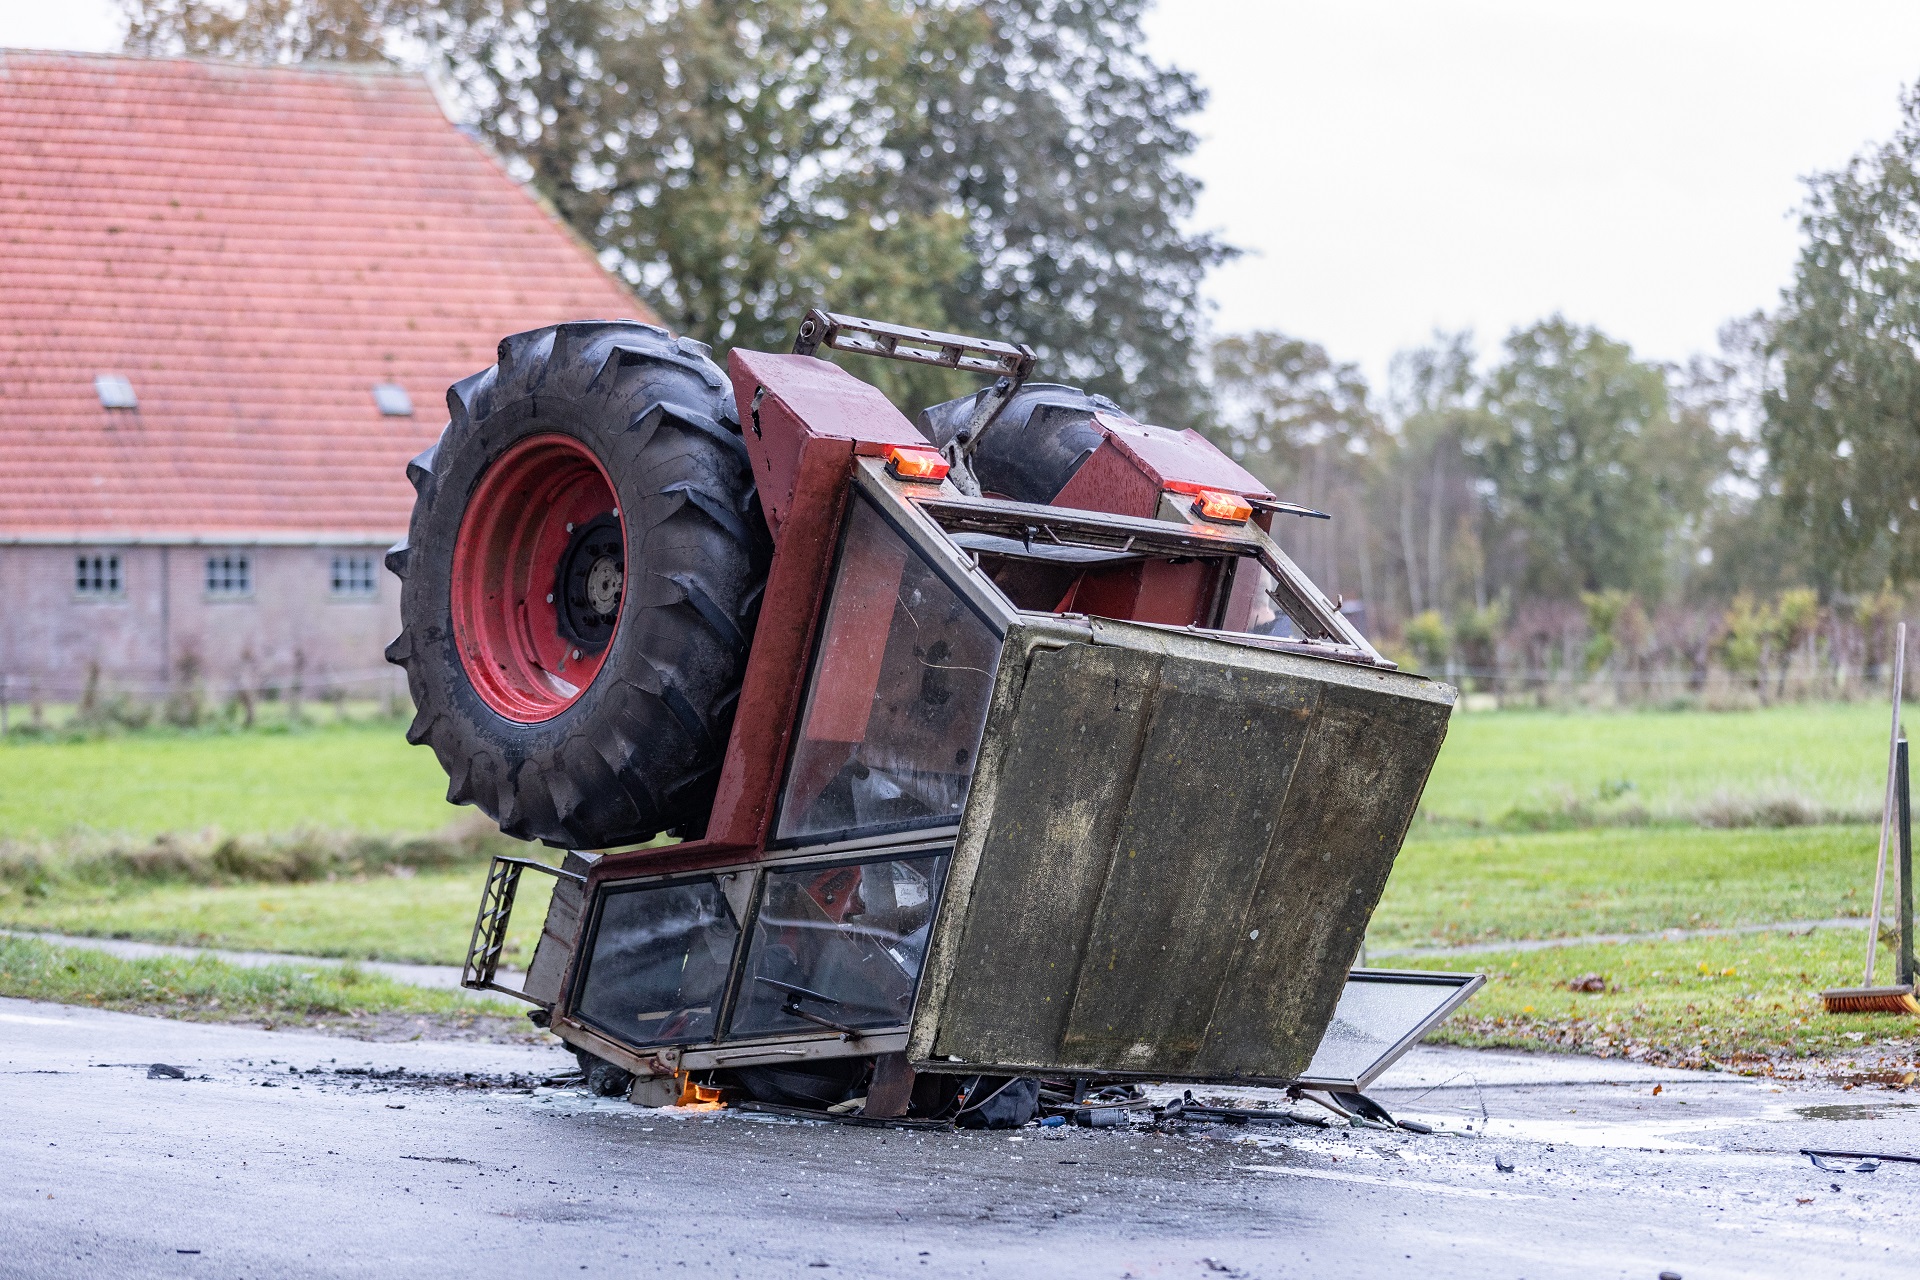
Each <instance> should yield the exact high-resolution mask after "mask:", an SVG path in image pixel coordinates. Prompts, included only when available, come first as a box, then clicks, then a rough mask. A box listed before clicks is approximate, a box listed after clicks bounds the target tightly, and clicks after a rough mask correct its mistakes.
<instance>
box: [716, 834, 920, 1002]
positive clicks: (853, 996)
mask: <svg viewBox="0 0 1920 1280" xmlns="http://www.w3.org/2000/svg"><path fill="white" fill-rule="evenodd" d="M946 870H947V855H946V854H945V853H939V854H929V855H923V856H919V857H911V858H893V859H889V860H887V861H884V862H865V863H857V864H854V865H840V866H831V867H820V866H809V867H799V868H795V869H793V870H789V871H771V872H768V873H767V878H766V889H765V894H764V897H763V898H762V899H761V903H760V912H759V915H758V916H757V918H756V919H755V921H754V928H753V941H752V945H751V947H750V949H749V950H748V952H747V966H746V972H745V975H744V979H743V981H742V982H741V986H740V994H739V997H738V999H737V1003H736V1007H735V1012H734V1015H733V1025H732V1027H731V1028H730V1033H731V1034H732V1035H734V1036H756V1035H775V1034H781V1033H786V1032H801V1031H810V1030H816V1029H827V1030H833V1029H846V1028H865V1027H880V1026H894V1025H897V1024H899V1023H903V1022H905V1021H906V1020H907V1018H908V1015H909V1014H911V1013H912V1011H913V995H914V988H915V986H916V985H917V984H918V982H919V980H920V964H921V962H922V961H923V960H924V959H925V958H926V954H927V940H928V937H929V935H930V934H931V932H932V928H933V913H934V908H935V906H936V905H938V903H939V899H940V887H941V883H942V881H943V880H944V878H945V876H946Z"/></svg>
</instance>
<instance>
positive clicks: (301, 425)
mask: <svg viewBox="0 0 1920 1280" xmlns="http://www.w3.org/2000/svg"><path fill="white" fill-rule="evenodd" d="M597 316H639V317H641V318H647V319H651V318H652V317H651V315H650V314H649V313H648V312H647V311H646V310H645V308H644V307H643V306H642V305H641V304H640V303H639V302H637V301H636V300H635V299H634V298H633V296H632V295H631V294H629V293H627V292H626V291H625V289H623V288H622V287H621V286H620V285H619V284H618V283H617V282H616V281H615V280H614V279H613V278H612V277H611V276H609V275H608V274H607V273H606V272H604V271H603V270H601V268H600V266H599V264H598V263H597V262H596V261H595V260H594V258H593V255H592V253H591V251H590V250H589V249H588V248H587V247H586V246H585V245H583V244H582V243H581V242H579V241H578V240H576V239H575V238H574V237H573V236H572V235H571V234H570V233H569V232H568V231H567V230H566V229H565V228H563V227H562V226H561V225H560V224H559V222H558V221H557V220H556V219H555V218H554V217H553V216H552V215H551V214H550V213H549V212H547V211H546V209H545V208H544V207H543V206H542V205H540V204H539V203H537V202H536V201H535V200H534V199H533V198H532V197H531V196H530V195H528V194H527V192H525V191H524V190H522V189H521V188H520V187H518V186H517V185H516V184H515V183H514V182H513V181H512V180H510V179H509V178H508V177H507V176H506V174H505V173H503V172H502V171H501V169H500V167H499V165H498V164H497V163H496V162H495V161H494V160H493V159H492V158H491V157H489V156H488V154H487V153H486V152H485V151H484V150H482V149H481V147H480V146H479V145H478V144H476V143H475V142H474V141H472V140H471V139H469V138H468V137H466V136H464V135H463V134H461V133H460V132H459V131H458V130H457V129H456V128H455V127H454V126H453V125H452V124H450V123H448V121H447V119H446V117H445V116H444V115H443V114H442V113H441V110H440V108H439V106H438V104H437V103H436V102H435V100H434V97H433V94H432V92H431V91H430V90H429V89H428V87H427V85H426V83H425V82H424V81H423V80H421V79H420V78H418V77H416V76H411V75H405V74H401V73H398V72H395V71H390V70H386V69H380V68H360V67H356V68H348V69H329V70H308V69H304V68H282V67H247V66H235V65H225V64H219V63H211V62H200V61H191V60H147V59H139V58H121V57H97V56H86V55H73V54H48V53H23V52H12V51H0V541H6V540H9V539H19V538H32V539H35V540H41V539H45V538H48V537H51V536H65V535H76V536H92V537H102V536H131V537H141V536H145V537H162V536H187V537H194V536H199V537H208V536H212V537H221V536H226V535H245V534H249V533H262V534H267V535H276V534H277V535H280V536H283V537H285V536H294V535H304V534H316V535H332V536H343V535H367V536H371V537H377V538H388V537H394V536H397V535H399V534H400V533H401V532H402V531H403V530H404V529H405V528H406V523H407V512H408V510H409V508H410V506H411V503H412V498H413V492H412V490H411V489H410V488H409V486H408V485H407V483H406V480H405V478H404V475H403V468H404V466H405V463H406V460H407V459H408V458H409V457H411V456H412V455H414V454H415V453H418V452H419V451H420V450H421V449H424V448H425V447H426V446H427V445H428V444H430V443H432V441H433V439H434V437H435V435H436V434H437V433H438V431H439V429H440V426H441V424H442V423H443V422H444V421H445V410H444V408H443V405H444V397H445V395H446V388H447V385H448V384H449V383H450V382H452V381H454V380H455V379H457V378H460V377H463V376H465V375H466V374H468V373H471V372H473V371H474V370H476V369H479V368H481V367H483V366H485V365H487V364H490V363H491V362H492V360H493V348H494V344H495V343H496V342H498V340H499V339H500V338H501V337H502V336H503V335H505V334H508V333H513V332H516V331H518V330H521V329H529V328H533V327H535V326H537V325H542V324H548V323H552V322H554V321H559V320H569V319H584V318H589V317H597ZM99 374H120V375H124V376H125V377H127V378H128V379H129V380H131V382H132V384H133V390H134V393H135V394H136V395H137V396H138V397H139V408H138V409H136V410H131V411H129V410H110V409H105V408H102V407H101V404H100V399H99V397H98V395H97V394H96V393H95V390H94V378H95V376H96V375H99ZM376 382H395V383H398V384H400V385H401V386H403V387H405V388H406V390H407V392H408V394H409V395H410V396H411V398H412V400H413V405H414V416H413V417H411V418H397V417H383V416H381V414H380V411H379V409H378V408H377V407H376V406H375V404H374V400H373V394H372V387H373V384H374V383H376Z"/></svg>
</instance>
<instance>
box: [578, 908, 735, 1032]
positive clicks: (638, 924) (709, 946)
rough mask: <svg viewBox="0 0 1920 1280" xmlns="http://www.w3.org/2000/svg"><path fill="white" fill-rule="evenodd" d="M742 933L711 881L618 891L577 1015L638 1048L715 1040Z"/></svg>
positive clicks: (602, 923) (605, 914)
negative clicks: (731, 968) (722, 1004)
mask: <svg viewBox="0 0 1920 1280" xmlns="http://www.w3.org/2000/svg"><path fill="white" fill-rule="evenodd" d="M739 936H740V929H739V926H738V925H737V924H735V923H734V919H733V914H732V912H731V911H730V910H729V909H728V907H727V902H726V898H725V897H724V896H723V895H722V894H721V892H720V890H719V888H718V887H717V886H716V885H715V884H714V883H713V881H712V880H703V881H698V882H695V883H691V884H675V885H661V886H654V887H650V888H644V889H622V890H614V891H611V892H609V893H608V894H607V895H606V900H605V904H604V905H603V906H602V907H601V909H600V920H599V924H598V926H597V927H596V928H595V930H594V936H593V948H592V951H591V952H590V953H589V955H588V960H587V968H586V972H585V974H584V975H583V977H582V979H581V983H582V985H581V988H580V998H579V1000H578V1001H577V1002H576V1010H577V1012H578V1013H579V1014H580V1015H581V1016H582V1017H584V1018H585V1019H586V1020H587V1021H589V1022H591V1023H593V1024H595V1025H596V1026H598V1027H600V1028H601V1029H602V1030H604V1031H606V1032H607V1033H608V1034H610V1035H612V1036H613V1037H615V1038H616V1039H618V1040H622V1041H625V1042H626V1043H628V1044H632V1045H641V1046H644V1045H650V1044H666V1043H690V1042H696V1041H700V1040H707V1039H711V1038H712V1036H713V1034H714V1031H715V1029H716V1027H715V1023H716V1020H717V1018H718V1017H719V1012H720V1001H721V998H722V996H723V995H724V994H725V992H726V986H727V972H728V970H729V968H730V967H731V965H732V963H733V953H734V946H735V943H736V942H737V940H738V939H739Z"/></svg>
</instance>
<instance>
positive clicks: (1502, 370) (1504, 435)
mask: <svg viewBox="0 0 1920 1280" xmlns="http://www.w3.org/2000/svg"><path fill="white" fill-rule="evenodd" d="M1485 403H1486V409H1487V416H1486V418H1485V419H1484V420H1483V421H1484V434H1482V435H1481V436H1480V437H1479V438H1477V439H1475V440H1473V441H1470V442H1469V445H1468V449H1469V451H1470V452H1471V453H1472V454H1473V455H1474V456H1475V457H1476V458H1477V459H1478V461H1479V464H1480V467H1481V474H1482V475H1483V477H1484V478H1485V479H1486V481H1487V482H1488V484H1489V486H1490V488H1489V493H1488V503H1489V507H1490V510H1491V512H1492V514H1493V516H1494V517H1495V519H1496V520H1497V521H1498V522H1499V524H1500V526H1501V530H1502V534H1503V536H1504V538H1505V539H1506V541H1507V544H1508V550H1509V552H1510V553H1511V554H1512V555H1513V556H1514V558H1515V561H1516V563H1515V565H1514V570H1515V576H1516V577H1517V578H1518V579H1519V581H1520V583H1521V585H1522V586H1523V587H1524V588H1526V589H1527V590H1530V591H1532V592H1535V593H1537V594H1540V595H1547V596H1567V595H1571V594H1573V593H1575V592H1581V591H1587V592H1598V591H1604V590H1607V589H1608V588H1617V589H1620V590H1623V591H1636V592H1639V593H1641V594H1643V595H1654V594H1658V593H1659V592H1660V591H1661V588H1662V586H1663V580H1664V578H1665V569H1666V565H1667V557H1668V553H1669V543H1670V540H1671V538H1672V537H1673V535H1674V534H1675V533H1676V532H1677V531H1678V530H1679V529H1680V528H1681V527H1682V526H1683V523H1684V521H1685V520H1686V518H1687V517H1688V516H1689V515H1691V514H1693V513H1695V512H1697V511H1699V510H1700V508H1701V507H1702V506H1703V505H1704V504H1705V501H1706V495H1707V487H1708V485H1709V483H1710V482H1711V481H1712V479H1713V478H1714V477H1715V476H1716V475H1717V474H1718V473H1719V472H1720V470H1721V469H1723V468H1724V466H1725V459H1726V444H1725V442H1724V441H1723V440H1721V439H1720V438H1719V437H1718V436H1716V435H1715V434H1714V432H1713V431H1712V430H1711V429H1710V428H1708V427H1707V426H1705V425H1704V424H1702V423H1700V422H1698V421H1696V420H1694V419H1691V418H1688V417H1681V418H1676V417H1675V416H1674V415H1673V414H1672V412H1671V411H1670V406H1669V403H1668V397H1667V382H1666V373H1665V371H1664V370H1663V369H1661V368H1660V367H1659V366H1656V365H1651V364H1646V363H1642V362H1640V361H1637V360H1635V359H1634V358H1633V353H1632V351H1631V349H1629V348H1628V347H1627V346H1626V345H1625V344H1623V343H1618V342H1614V341H1613V340H1611V339H1609V338H1607V337H1606V336H1605V335H1604V334H1602V333H1600V332H1599V331H1597V330H1595V329H1590V328H1583V327H1580V326H1577V325H1573V324H1570V323H1569V322H1568V321H1566V320H1565V319H1563V318H1561V317H1558V316H1555V317H1553V318H1551V319H1548V320H1543V321H1541V322H1539V323H1538V324H1535V325H1533V326H1532V327H1530V328H1527V329H1522V330H1519V331H1517V332H1515V333H1514V334H1513V335H1512V336H1511V337H1509V338H1508V339H1507V342H1506V360H1505V362H1504V363H1503V364H1501V365H1500V366H1499V367H1498V368H1496V369H1495V370H1494V371H1493V373H1492V374H1491V376H1490V378H1489V380H1488V385H1487V391H1486V401H1485Z"/></svg>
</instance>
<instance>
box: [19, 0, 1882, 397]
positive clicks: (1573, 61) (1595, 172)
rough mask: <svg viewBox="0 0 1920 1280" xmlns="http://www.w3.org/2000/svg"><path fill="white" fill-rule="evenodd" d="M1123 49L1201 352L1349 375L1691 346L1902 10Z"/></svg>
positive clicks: (1344, 0) (1449, 21)
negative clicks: (1260, 335)
mask: <svg viewBox="0 0 1920 1280" xmlns="http://www.w3.org/2000/svg"><path fill="white" fill-rule="evenodd" d="M115 15H116V10H115V9H114V7H113V4H112V2H111V0H63V2H62V3H61V4H58V5H42V4H37V3H33V2H32V0H0V47H9V46H11V47H40V48H67V49H95V50H105V49H111V48H114V47H115V46H116V45H117V43H118V39H119V31H118V22H117V19H116V16H115ZM1149 37H1150V42H1151V44H1150V47H1151V49H1152V51H1153V52H1154V54H1155V55H1156V56H1157V57H1159V58H1160V59H1162V60H1163V61H1171V62H1173V63H1175V64H1177V65H1180V66H1184V67H1186V68H1188V69H1189V70H1192V71H1194V72H1195V73H1197V74H1198V75H1199V77H1200V79H1201V81H1202V83H1204V84H1205V85H1206V86H1207V87H1208V88H1209V89H1210V90H1211V91H1212V94H1213V99H1212V104H1211V106H1210V107H1209V109H1208V110H1207V112H1206V114H1205V115H1204V116H1203V117H1202V118H1201V119H1200V120H1199V121H1198V122H1197V127H1198V130H1199V132H1200V133H1201V135H1202V136H1203V138H1204V139H1205V141H1204V144H1203V145H1202V148H1201V150H1200V152H1199V154H1198V155H1197V156H1196V157H1195V158H1194V162H1193V169H1194V171H1195V172H1196V173H1197V174H1198V175H1199V176H1200V177H1201V178H1202V179H1203V180H1204V181H1205V183H1206V184H1207V192H1206V195H1205V196H1204V197H1203V199H1202V202H1201V205H1200V210H1199V222H1200V225H1202V226H1206V227H1210V228H1213V229H1215V230H1217V231H1218V232H1220V233H1221V234H1222V235H1224V236H1225V237H1226V238H1227V239H1228V240H1230V241H1231V242H1233V243H1235V244H1238V245H1240V246H1241V247H1243V248H1245V249H1247V250H1249V251H1250V252H1249V253H1248V255H1247V256H1246V257H1245V258H1243V259H1241V260H1240V261H1238V262H1236V263H1234V264H1232V265H1230V266H1227V267H1225V268H1222V269H1221V270H1220V271H1219V272H1217V273H1216V274H1215V276H1214V278H1213V279H1212V281H1211V282H1210V285H1209V293H1210V294H1211V296H1212V297H1213V298H1214V300H1215V301H1216V302H1217V303H1218V304H1219V311H1218V315H1217V324H1218V326H1219V327H1220V328H1222V329H1227V330H1232V329H1247V328H1256V327H1265V328H1276V329H1282V330H1286V331H1288V332H1291V333H1295V334H1298V335H1300V336H1302V337H1308V338H1312V339H1315V340H1317V341H1320V342H1323V343H1325V344H1326V345H1327V347H1328V348H1329V349H1330V350H1331V351H1332V353H1333V354H1334V355H1335V356H1336V357H1339V358H1344V359H1352V360H1358V361H1360V362H1361V364H1362V365H1363V366H1364V367H1365V368H1366V369H1367V371H1368V373H1369V375H1370V376H1372V377H1373V378H1374V379H1375V380H1376V382H1377V381H1378V379H1379V378H1380V376H1381V375H1382V374H1383V373H1384V371H1385V367H1386V363H1387V360H1388V358H1389V357H1390V356H1391V354H1392V353H1393V352H1394V351H1395V350H1397V349H1399V348H1401V347H1405V346H1409V345H1412V344H1416V343H1419V342H1422V341H1424V340H1425V339H1426V337H1427V335H1428V334H1429V333H1430V332H1431V331H1432V330H1433V329H1434V328H1435V327H1436V326H1438V327H1445V328H1472V329H1474V330H1476V331H1477V332H1478V334H1479V335H1480V338H1481V342H1482V345H1483V347H1486V346H1491V345H1493V344H1494V343H1495V342H1497V341H1498V339H1499V338H1500V337H1501V336H1503V335H1504V334H1505V333H1506V332H1507V330H1509V329H1510V328H1512V327H1514V326H1516V325H1519V324H1524V323H1526V322H1528V321H1530V320H1533V319H1535V318H1537V317H1540V316H1543V315H1546V314H1549V313H1551V312H1553V311H1563V312H1565V313H1566V314H1567V315H1568V316H1569V317H1571V318H1573V319H1575V320H1578V321H1583V322H1587V323H1592V324H1597V325H1599V326H1600V327H1602V328H1604V329H1606V330H1607V331H1609V332H1610V333H1612V334H1613V335H1614V336H1616V337H1619V338H1624V339H1625V340H1627V341H1629V342H1631V343H1632V344H1633V345H1634V346H1635V347H1636V348H1637V349H1638V350H1640V351H1641V352H1642V353H1643V354H1645V355H1648V356H1651V357H1655V358H1661V359H1672V360H1679V359H1684V358H1685V357H1686V356H1687V355H1688V354H1690V353H1692V352H1695V351H1704V350H1710V349H1712V347H1713V345H1714V334H1715V331H1716V330H1717V329H1718V327H1719V326H1720V324H1721V322H1722V321H1724V320H1726V319H1728V318H1729V317H1732V316H1735V315H1739V314H1743V313H1745V312H1747V311H1750V310H1752V309H1753V308H1755V307H1761V306H1770V305H1772V303H1773V302H1774V300H1775V298H1776V296H1777V294H1778V291H1779V289H1780V287H1781V286H1782V285H1783V284H1785V283H1786V281H1787V279H1788V277H1789V275H1790V273H1791V270H1792V266H1793V261H1794V253H1795V248H1796V245H1797V243H1798V241H1797V230H1796V228H1795V225H1794V223H1793V219H1792V216H1791V215H1792V213H1793V210H1794V209H1795V208H1796V206H1797V205H1798V203H1799V201H1800V192H1801V187H1800V184H1799V179H1800V177H1801V176H1802V175H1805V174H1807V173H1810V172H1813V171H1815V170H1818V169H1824V168H1831V167H1834V166H1837V165H1839V164H1841V163H1843V162H1844V161H1845V160H1846V158H1847V157H1848V156H1849V155H1851V154H1852V153H1853V152H1855V151H1856V150H1858V149H1859V148H1860V147H1861V146H1863V145H1864V144H1866V143H1867V142H1868V141H1869V140H1875V139H1880V138H1884V137H1886V136H1887V135H1888V134H1889V133H1890V132H1891V131H1892V129H1893V127H1894V124H1895V121H1896V119H1897V111H1898V108H1897V99H1898V94H1899V92H1900V89H1901V87H1902V86H1903V85H1904V84H1907V83H1910V82H1912V81H1913V80H1915V79H1916V78H1920V3H1914V0H1904V2H1903V3H1893V2H1891V0H1825V3H1821V4H1817V5H1816V4H1811V3H1807V2H1806V0H1665V2H1664V3H1653V2H1650V0H1607V2H1606V3H1594V2H1592V0H1588V2H1587V3H1575V2H1572V0H1561V2H1560V3H1556V4H1542V3H1539V0H1445V2H1441V0H1426V2H1424V3H1422V2H1419V0H1338V2H1337V3H1328V2H1327V0H1316V2H1315V3H1295V2H1293V0H1161V8H1160V9H1159V10H1158V11H1157V12H1155V13H1154V14H1153V15H1152V16H1151V17H1150V19H1149Z"/></svg>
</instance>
